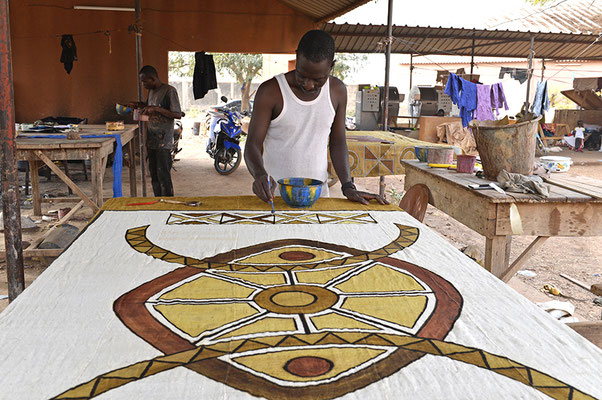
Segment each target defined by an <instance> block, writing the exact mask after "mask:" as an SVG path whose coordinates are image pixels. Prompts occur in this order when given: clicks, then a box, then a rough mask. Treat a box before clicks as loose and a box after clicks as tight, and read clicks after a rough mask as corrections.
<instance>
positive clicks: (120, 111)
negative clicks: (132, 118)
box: [115, 104, 133, 115]
mask: <svg viewBox="0 0 602 400" xmlns="http://www.w3.org/2000/svg"><path fill="white" fill-rule="evenodd" d="M115 111H117V114H119V115H129V114H131V113H132V111H133V110H132V109H131V108H129V107H127V106H123V105H121V104H115Z"/></svg>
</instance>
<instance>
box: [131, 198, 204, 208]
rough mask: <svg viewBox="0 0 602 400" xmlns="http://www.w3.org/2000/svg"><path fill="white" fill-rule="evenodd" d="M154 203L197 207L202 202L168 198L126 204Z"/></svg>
mask: <svg viewBox="0 0 602 400" xmlns="http://www.w3.org/2000/svg"><path fill="white" fill-rule="evenodd" d="M156 203H171V204H180V205H183V206H188V207H199V206H200V205H202V204H203V202H202V201H180V200H168V199H159V200H154V201H149V202H146V203H129V204H128V206H150V205H152V204H156Z"/></svg>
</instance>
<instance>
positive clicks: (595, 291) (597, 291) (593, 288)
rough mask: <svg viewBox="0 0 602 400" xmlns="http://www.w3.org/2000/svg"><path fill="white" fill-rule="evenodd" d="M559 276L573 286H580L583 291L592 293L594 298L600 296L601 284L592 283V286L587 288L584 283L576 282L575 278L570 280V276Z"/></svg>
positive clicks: (601, 294) (601, 293)
mask: <svg viewBox="0 0 602 400" xmlns="http://www.w3.org/2000/svg"><path fill="white" fill-rule="evenodd" d="M560 276H562V277H563V278H564V279H566V280H568V281H570V282H572V283H574V284H575V285H577V286H581V287H582V288H583V289H585V290H587V291H589V292H592V293H593V294H595V295H596V296H602V283H594V284H593V285H591V286H589V285H587V284H586V283H583V282H581V281H578V280H577V279H575V278H571V277H570V276H568V275H566V274H560Z"/></svg>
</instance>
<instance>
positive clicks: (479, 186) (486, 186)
mask: <svg viewBox="0 0 602 400" xmlns="http://www.w3.org/2000/svg"><path fill="white" fill-rule="evenodd" d="M468 187H469V188H471V189H474V190H484V189H493V190H495V191H496V192H499V193H501V194H506V192H505V191H504V189H502V188H501V187H499V186H498V185H497V184H495V183H493V182H489V183H482V184H476V183H475V184H473V185H468Z"/></svg>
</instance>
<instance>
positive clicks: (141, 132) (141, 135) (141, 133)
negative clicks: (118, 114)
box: [131, 0, 146, 197]
mask: <svg viewBox="0 0 602 400" xmlns="http://www.w3.org/2000/svg"><path fill="white" fill-rule="evenodd" d="M141 2H142V0H135V5H134V6H135V10H136V23H135V25H134V27H135V29H134V34H135V35H136V68H137V69H136V82H138V101H140V102H141V101H142V82H140V77H139V76H138V72H139V71H140V69H141V68H142V5H141V4H140V3H141ZM144 128H145V126H144V122H142V121H138V142H139V143H138V144H139V146H140V147H139V149H138V151H139V152H140V175H141V177H142V197H146V131H145V129H144ZM131 162H135V160H131Z"/></svg>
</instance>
